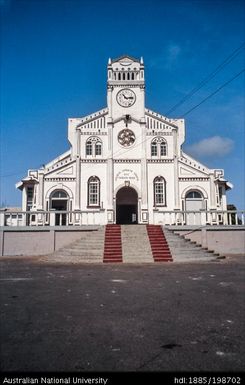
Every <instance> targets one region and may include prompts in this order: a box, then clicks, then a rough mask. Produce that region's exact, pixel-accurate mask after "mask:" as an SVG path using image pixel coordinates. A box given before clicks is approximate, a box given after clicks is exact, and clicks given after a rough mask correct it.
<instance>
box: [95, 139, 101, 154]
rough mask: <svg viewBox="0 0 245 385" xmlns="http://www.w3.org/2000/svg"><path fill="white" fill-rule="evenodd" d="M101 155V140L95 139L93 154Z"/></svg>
mask: <svg viewBox="0 0 245 385" xmlns="http://www.w3.org/2000/svg"><path fill="white" fill-rule="evenodd" d="M96 155H101V142H99V141H97V142H96V143H95V156H96Z"/></svg>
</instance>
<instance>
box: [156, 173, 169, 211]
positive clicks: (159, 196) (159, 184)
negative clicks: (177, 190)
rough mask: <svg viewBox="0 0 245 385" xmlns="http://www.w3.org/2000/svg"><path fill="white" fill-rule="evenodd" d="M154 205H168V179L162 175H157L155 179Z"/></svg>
mask: <svg viewBox="0 0 245 385" xmlns="http://www.w3.org/2000/svg"><path fill="white" fill-rule="evenodd" d="M153 188H154V206H155V207H156V206H166V181H165V179H164V178H163V177H162V176H157V177H156V178H155V179H154V181H153Z"/></svg>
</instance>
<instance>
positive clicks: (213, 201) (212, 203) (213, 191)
mask: <svg viewBox="0 0 245 385" xmlns="http://www.w3.org/2000/svg"><path fill="white" fill-rule="evenodd" d="M214 208H216V189H215V184H214V174H210V209H214Z"/></svg>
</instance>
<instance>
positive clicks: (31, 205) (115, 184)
mask: <svg viewBox="0 0 245 385" xmlns="http://www.w3.org/2000/svg"><path fill="white" fill-rule="evenodd" d="M68 140H69V143H70V149H69V150H68V151H67V152H65V153H64V154H62V155H60V156H59V157H58V158H56V159H54V160H52V161H51V162H49V163H48V164H46V165H44V166H43V167H42V168H40V169H39V170H29V171H28V175H27V177H25V178H23V179H22V180H21V181H20V182H19V183H18V184H17V185H16V187H17V188H19V189H20V190H21V191H22V211H23V212H26V213H29V215H28V218H29V219H28V223H26V224H34V223H36V222H38V221H42V222H45V224H47V225H48V224H51V225H52V224H54V225H82V224H96V225H104V224H109V223H118V224H132V223H134V224H136V223H138V224H147V223H149V224H177V223H181V224H210V223H211V222H212V218H215V220H216V221H217V215H219V213H222V211H225V210H226V191H227V190H228V189H229V188H231V185H230V184H229V183H228V182H227V181H226V180H225V179H224V172H223V170H220V169H218V170H217V169H209V168H207V167H206V166H204V165H203V164H201V163H200V162H198V161H197V160H195V159H193V158H192V157H190V156H189V155H187V154H186V153H185V152H184V151H183V150H182V145H183V143H184V141H185V121H184V120H183V119H174V118H168V117H166V116H163V115H162V114H161V113H159V112H155V111H152V110H150V109H148V108H147V107H146V106H145V74H144V63H143V59H142V58H141V59H140V60H138V59H135V58H133V57H130V56H122V57H119V58H117V59H114V60H111V59H109V61H108V66H107V107H105V108H104V109H102V110H100V111H96V112H94V113H92V114H90V115H87V116H84V117H79V118H70V119H69V123H68ZM31 213H33V214H31ZM34 213H35V214H34ZM38 213H39V214H40V215H39V214H38ZM214 214H215V216H214ZM218 218H219V219H218V220H219V221H220V222H222V221H223V217H222V215H220V216H219V217H218Z"/></svg>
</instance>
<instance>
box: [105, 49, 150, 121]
mask: <svg viewBox="0 0 245 385" xmlns="http://www.w3.org/2000/svg"><path fill="white" fill-rule="evenodd" d="M107 105H108V112H109V116H108V117H109V118H110V119H111V120H112V121H115V120H117V119H120V118H122V117H126V116H128V117H132V118H134V119H136V120H138V121H144V115H145V73H144V63H143V58H141V59H140V60H138V59H135V58H133V57H131V56H127V55H125V56H121V57H119V58H117V59H114V60H111V59H109V61H108V66H107Z"/></svg>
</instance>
